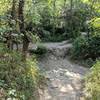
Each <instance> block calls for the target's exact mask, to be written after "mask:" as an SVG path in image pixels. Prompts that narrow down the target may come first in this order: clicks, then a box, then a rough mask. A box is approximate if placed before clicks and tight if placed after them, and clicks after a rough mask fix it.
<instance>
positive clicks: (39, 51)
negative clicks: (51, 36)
mask: <svg viewBox="0 0 100 100" xmlns="http://www.w3.org/2000/svg"><path fill="white" fill-rule="evenodd" d="M29 52H30V53H31V54H36V55H44V54H45V53H46V52H47V49H46V47H44V46H43V45H41V44H40V45H38V46H37V48H36V50H29Z"/></svg>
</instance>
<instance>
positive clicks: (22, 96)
mask: <svg viewBox="0 0 100 100" xmlns="http://www.w3.org/2000/svg"><path fill="white" fill-rule="evenodd" d="M41 80H43V76H42V74H41V72H40V70H39V68H38V67H37V64H36V59H33V58H28V59H27V60H26V62H23V61H22V56H21V54H20V52H16V51H9V50H8V49H7V48H6V47H5V46H4V44H0V98H1V100H2V99H5V100H8V98H10V99H11V100H35V99H36V95H37V92H36V90H37V88H38V87H39V85H40V84H39V83H40V81H41Z"/></svg>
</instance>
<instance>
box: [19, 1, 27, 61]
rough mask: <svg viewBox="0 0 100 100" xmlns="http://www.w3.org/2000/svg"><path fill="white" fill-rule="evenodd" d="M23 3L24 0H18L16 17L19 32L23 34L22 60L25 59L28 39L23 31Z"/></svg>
mask: <svg viewBox="0 0 100 100" xmlns="http://www.w3.org/2000/svg"><path fill="white" fill-rule="evenodd" d="M24 4H25V0H19V9H18V19H19V21H20V22H19V29H20V32H21V33H22V34H23V50H22V54H23V60H26V57H27V51H28V46H29V40H28V37H27V35H26V33H25V26H24Z"/></svg>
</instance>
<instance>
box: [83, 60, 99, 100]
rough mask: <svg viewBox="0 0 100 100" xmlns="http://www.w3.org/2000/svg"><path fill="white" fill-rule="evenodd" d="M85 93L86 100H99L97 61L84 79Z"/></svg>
mask: <svg viewBox="0 0 100 100" xmlns="http://www.w3.org/2000/svg"><path fill="white" fill-rule="evenodd" d="M85 92H86V97H87V100H88V99H89V100H99V99H100V61H97V63H96V64H95V65H94V66H93V67H92V68H91V72H90V73H89V74H88V75H87V77H86V78H85Z"/></svg>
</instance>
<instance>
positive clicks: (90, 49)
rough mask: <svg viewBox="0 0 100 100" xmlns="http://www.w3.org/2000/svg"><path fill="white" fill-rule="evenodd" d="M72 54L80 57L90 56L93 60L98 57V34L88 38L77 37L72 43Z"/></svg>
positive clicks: (99, 47) (99, 45) (99, 44)
mask: <svg viewBox="0 0 100 100" xmlns="http://www.w3.org/2000/svg"><path fill="white" fill-rule="evenodd" d="M72 52H73V56H74V57H77V58H82V59H88V58H92V59H93V60H95V59H96V58H99V57H100V36H99V35H94V36H91V37H90V38H89V39H88V38H85V37H82V36H81V37H78V38H77V39H76V40H75V41H74V43H73V50H72Z"/></svg>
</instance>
